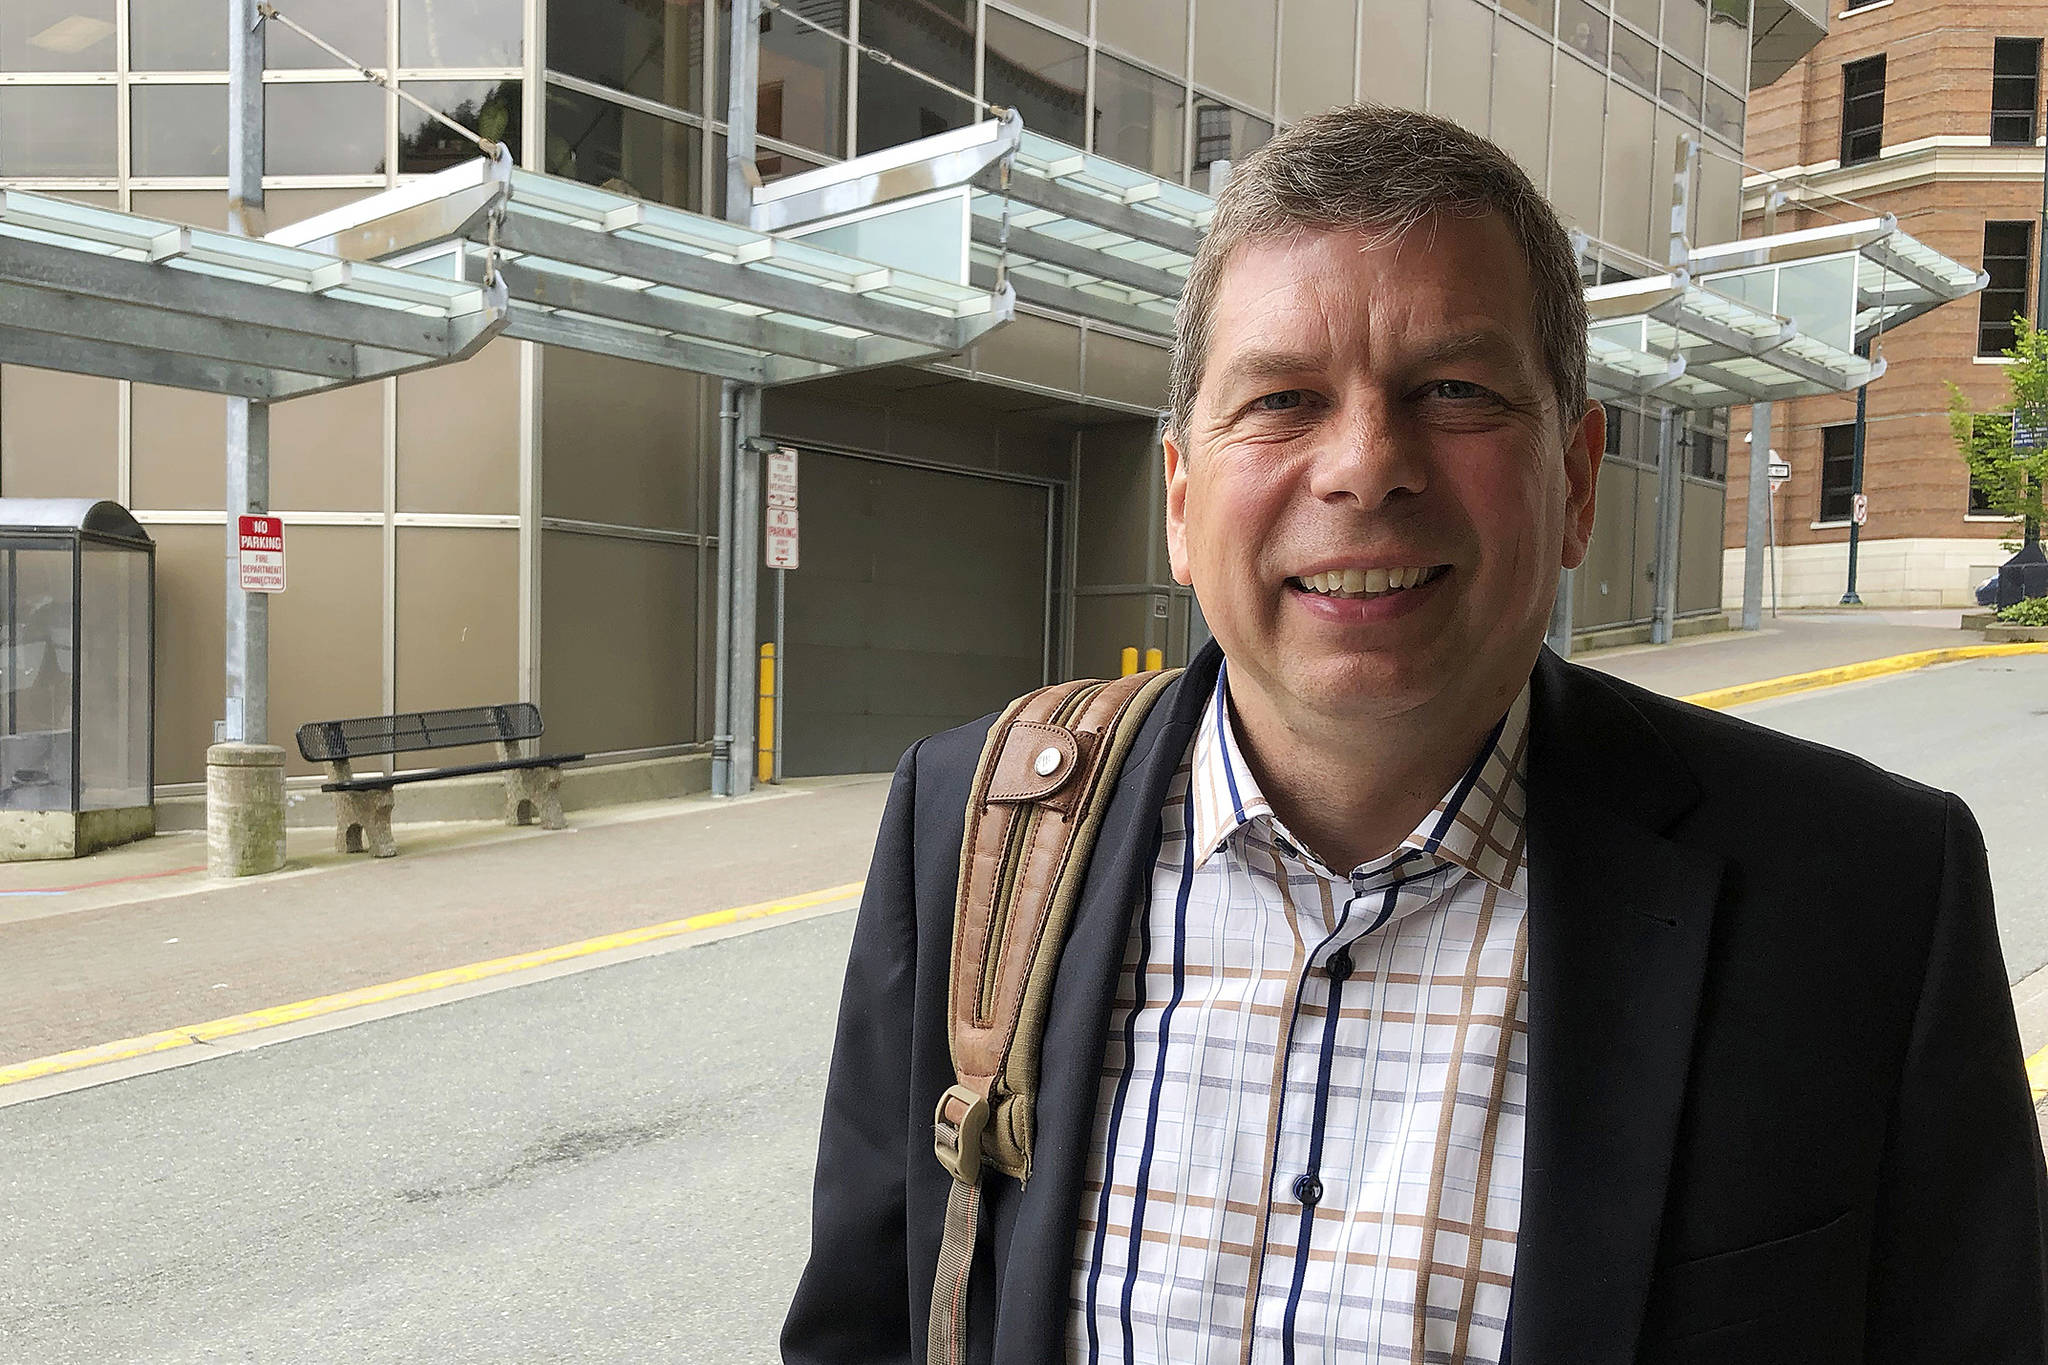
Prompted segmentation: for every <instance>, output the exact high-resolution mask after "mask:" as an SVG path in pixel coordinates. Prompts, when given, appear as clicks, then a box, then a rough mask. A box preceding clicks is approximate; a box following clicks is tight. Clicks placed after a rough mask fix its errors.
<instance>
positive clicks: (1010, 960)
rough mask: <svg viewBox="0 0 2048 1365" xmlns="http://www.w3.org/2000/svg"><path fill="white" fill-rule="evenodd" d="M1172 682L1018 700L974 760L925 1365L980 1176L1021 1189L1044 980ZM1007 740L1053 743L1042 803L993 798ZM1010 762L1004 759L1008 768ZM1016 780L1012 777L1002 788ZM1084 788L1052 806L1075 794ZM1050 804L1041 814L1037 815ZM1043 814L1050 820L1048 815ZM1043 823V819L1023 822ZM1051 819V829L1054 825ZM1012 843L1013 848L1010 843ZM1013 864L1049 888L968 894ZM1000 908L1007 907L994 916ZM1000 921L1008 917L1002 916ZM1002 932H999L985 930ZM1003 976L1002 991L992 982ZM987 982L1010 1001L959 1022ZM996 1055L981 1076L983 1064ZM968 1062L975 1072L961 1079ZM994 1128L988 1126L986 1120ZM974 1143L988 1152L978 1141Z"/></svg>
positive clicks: (945, 1349)
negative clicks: (1146, 729)
mask: <svg viewBox="0 0 2048 1365" xmlns="http://www.w3.org/2000/svg"><path fill="white" fill-rule="evenodd" d="M1179 672H1180V670H1179V669H1173V670H1168V671H1165V672H1159V673H1153V674H1149V675H1139V676H1137V677H1131V678H1123V679H1119V680H1118V681H1116V682H1114V683H1102V684H1084V685H1078V686H1077V685H1075V684H1072V683H1063V684H1059V685H1057V686H1055V687H1051V688H1043V689H1040V690H1039V691H1038V692H1035V693H1032V694H1030V695H1028V696H1026V697H1023V698H1020V699H1019V700H1018V701H1017V702H1015V703H1013V704H1012V705H1011V706H1010V707H1009V708H1008V709H1006V710H1005V711H1004V712H1003V714H1002V716H1001V717H1000V718H999V719H998V720H997V721H996V724H995V726H994V728H993V729H991V731H990V733H989V737H988V742H987V744H986V746H985V747H984V748H983V750H982V755H981V763H980V766H979V768H978V769H977V771H976V773H975V779H974V785H973V787H972V788H970V791H969V797H968V803H969V804H968V820H967V832H966V837H965V841H964V847H963V848H962V851H961V877H960V888H959V893H958V894H959V899H958V902H957V904H956V910H955V917H954V922H953V936H954V948H953V962H952V964H951V966H952V978H951V986H950V989H949V997H948V1004H947V1016H948V1017H947V1024H948V1031H949V1040H950V1042H951V1045H952V1053H953V1062H954V1071H955V1079H956V1083H955V1084H954V1085H952V1086H951V1087H949V1088H948V1089H947V1091H946V1093H945V1094H944V1095H942V1096H941V1097H940V1099H939V1104H938V1109H937V1112H936V1113H935V1114H934V1116H933V1125H932V1132H933V1142H932V1147H933V1152H934V1154H935V1155H936V1156H937V1157H938V1160H939V1164H940V1165H942V1166H944V1167H945V1168H946V1170H947V1172H948V1173H950V1174H951V1175H952V1177H953V1184H952V1188H951V1190H950V1191H949V1192H948V1193H947V1196H946V1221H945V1226H944V1230H943V1232H942V1234H941V1237H940V1242H939V1259H938V1268H937V1275H936V1277H935V1279H934V1281H933V1284H932V1311H931V1322H930V1333H929V1337H928V1342H927V1348H926V1350H927V1359H928V1361H929V1365H966V1359H967V1280H968V1274H969V1272H970V1271H971V1270H972V1268H973V1264H974V1249H975V1243H976V1240H977V1238H978V1234H979V1230H980V1229H979V1224H980V1215H981V1181H982V1175H983V1172H984V1169H985V1168H986V1167H987V1166H991V1165H992V1166H994V1167H996V1169H997V1170H999V1171H1002V1172H1004V1173H1006V1174H1010V1175H1014V1176H1016V1177H1017V1178H1018V1179H1019V1180H1023V1179H1025V1178H1027V1177H1028V1175H1029V1172H1030V1159H1031V1152H1030V1147H1031V1124H1032V1116H1033V1106H1034V1104H1035V1102H1036V1100H1037V1086H1038V1058H1039V1048H1040V1044H1041V1043H1042V1041H1043V1037H1042V1035H1043V1033H1044V1029H1045V1017H1046V1008H1047V1004H1048V1002H1049V997H1050V995H1051V991H1052V979H1053V969H1054V967H1055V966H1056V964H1057V962H1058V958H1059V953H1060V948H1061V946H1062V944H1063V943H1064V942H1065V939H1066V931H1067V922H1068V920H1069V919H1070V918H1071V914H1072V910H1073V907H1074V903H1075V902H1076V900H1078V898H1079V895H1080V887H1081V882H1082V879H1083V875H1084V874H1085V872H1086V870H1087V863H1088V858H1089V855H1090V853H1091V852H1092V851H1093V848H1094V843H1095V835H1096V832H1097V831H1098V830H1099V829H1100V827H1101V824H1102V820H1103V817H1104V815H1105V814H1106V813H1107V812H1108V809H1109V804H1110V800H1111V798H1112V797H1113V796H1114V795H1115V791H1116V779H1117V774H1118V772H1119V770H1120V769H1121V768H1122V766H1123V761H1124V758H1125V757H1126V756H1127V755H1128V754H1129V752H1130V749H1131V745H1132V743H1133V742H1134V741H1135V740H1136V738H1137V734H1138V730H1139V727H1140V726H1141V725H1142V724H1143V722H1144V719H1145V715H1146V713H1147V712H1148V711H1150V709H1151V707H1152V703H1153V702H1154V701H1156V700H1157V699H1158V697H1159V695H1160V693H1162V692H1163V691H1164V690H1165V688H1166V685H1167V684H1168V683H1169V682H1171V681H1172V680H1173V678H1174V677H1175V676H1176V675H1177V674H1178V673H1179ZM1013 732H1014V733H1015V734H1016V736H1018V737H1019V738H1020V739H1021V741H1022V742H1023V743H1024V744H1025V745H1026V746H1027V747H1026V748H1025V749H1024V750H1023V752H1025V753H1028V752H1029V750H1030V748H1035V747H1037V745H1038V744H1040V743H1042V742H1044V740H1045V739H1046V738H1047V737H1055V736H1057V737H1059V738H1058V743H1059V745H1061V746H1065V747H1064V748H1063V749H1061V748H1049V749H1047V750H1045V751H1043V752H1041V753H1040V754H1039V755H1038V758H1039V759H1040V761H1041V763H1050V766H1038V767H1036V769H1035V771H1036V772H1037V773H1038V774H1039V775H1041V776H1046V777H1048V778H1049V781H1047V782H1046V783H1044V784H1041V786H1042V788H1043V789H1039V788H1030V789H1027V790H1025V791H1023V792H1022V793H1019V792H1018V791H1017V790H1015V788H1014V786H1012V787H1011V788H1010V789H1008V790H998V791H994V792H992V791H991V787H992V785H994V784H995V783H996V779H997V773H998V770H999V769H1000V768H1001V767H1002V766H1003V759H1004V757H1005V755H1006V753H1008V751H1009V749H1010V747H1011V740H1012V737H1013ZM1065 756H1071V757H1072V759H1073V761H1072V762H1071V764H1069V765H1068V766H1069V768H1070V771H1069V772H1067V773H1063V774H1059V775H1058V776H1053V774H1056V773H1058V769H1059V766H1060V759H1061V758H1062V757H1065ZM1012 758H1013V762H1014V759H1015V756H1014V755H1012ZM1013 779H1014V774H1012V779H1011V780H1013ZM1077 780H1078V781H1080V782H1082V783H1083V784H1084V785H1083V786H1082V787H1081V788H1080V789H1079V790H1078V791H1077V792H1073V793H1069V794H1067V795H1066V796H1064V797H1063V796H1061V793H1062V792H1065V791H1066V788H1067V787H1068V786H1070V785H1071V784H1072V783H1073V782H1074V781H1077ZM1043 802H1051V803H1052V804H1050V805H1047V806H1045V807H1044V810H1043V811H1041V810H1038V809H1034V807H1037V806H1039V803H1043ZM998 804H1000V805H1005V806H1009V807H1011V810H1010V811H1009V812H1008V813H1007V816H1008V818H1006V819H987V818H984V817H987V816H989V815H990V813H991V811H992V809H993V808H994V807H995V806H996V805H998ZM1046 812H1051V814H1046ZM1040 814H1045V818H1042V819H1032V818H1028V817H1030V816H1037V815H1040ZM1054 815H1057V816H1058V817H1059V818H1053V816H1054ZM1013 833H1014V834H1016V836H1017V837H1016V839H1015V840H1014V841H1013V840H1012V839H1011V835H1012V834H1013ZM992 855H994V856H995V858H996V860H997V863H998V865H1000V862H1001V861H1002V860H1005V859H1014V860H1016V861H1019V862H1024V863H1029V864H1030V865H1032V866H1035V867H1038V868H1040V869H1043V868H1045V867H1047V866H1050V867H1051V868H1052V869H1053V872H1052V875H1051V877H1050V878H1049V879H1045V878H1042V877H1025V876H1015V877H1013V878H1012V879H1011V880H1010V881H1009V882H1007V883H1003V882H1001V881H997V882H995V883H993V884H992V885H991V884H990V883H988V882H986V881H976V880H975V878H974V870H975V869H976V868H977V867H986V866H987V865H989V860H990V859H991V856H992ZM982 886H988V887H989V888H990V889H989V890H988V893H987V894H988V895H989V896H990V897H991V898H992V899H993V900H994V901H996V902H998V904H993V905H990V906H989V907H988V909H987V913H986V915H985V916H983V915H980V914H978V913H971V911H973V910H976V909H978V907H976V906H975V904H974V903H975V901H976V900H977V898H978V895H979V893H978V892H977V890H976V888H977V887H982ZM1006 897H1007V900H1008V904H1007V905H1004V904H1000V902H1002V901H1003V900H1004V899H1005V898H1006ZM1005 912H1006V913H1005ZM998 922H1000V924H1001V925H1002V928H1001V929H1000V930H997V928H996V925H997V924H998ZM977 926H981V927H985V929H986V932H987V935H988V936H987V937H986V938H985V939H983V940H982V941H981V943H980V945H979V951H978V952H977V951H975V948H974V945H973V943H972V935H973V934H974V933H975V931H976V928H977ZM1025 935H1029V936H1030V939H1029V947H1030V951H1029V954H1028V956H1027V957H1026V958H1024V959H1022V960H1021V965H1022V966H1023V968H1024V971H1023V974H1022V978H1021V980H1020V979H1017V976H1016V972H1015V968H1016V967H1017V966H1018V965H1019V962H1018V960H1017V959H1015V958H1014V955H1013V954H1011V953H1006V951H1005V948H1006V945H1007V944H1009V943H1010V942H1011V941H1012V940H1013V939H1014V940H1015V941H1017V942H1018V943H1020V944H1021V943H1023V942H1024V941H1025V940H1024V938H1023V937H1022V936H1025ZM1006 970H1007V971H1008V972H1009V975H1008V976H1007V977H1003V976H1002V975H1001V974H1002V973H1003V972H1005V971H1006ZM989 972H996V973H998V974H999V977H998V979H999V983H1001V984H1008V985H1009V986H1010V987H1011V988H1012V989H1011V990H1010V991H1009V992H1005V993H1002V995H1001V1000H1002V1004H1001V1005H999V1006H998V1009H997V1012H996V1013H995V1014H994V1016H992V1017H990V1018H986V1019H984V1018H982V1017H980V1007H979V1005H978V1004H977V1005H976V1006H975V1007H974V1008H973V1009H971V1010H969V1011H968V1013H967V1015H966V1017H964V1018H963V1015H962V1009H963V1008H964V996H965V993H964V991H963V987H965V986H967V985H969V984H970V983H973V982H981V981H985V980H986V979H987V973H989ZM991 1051H994V1052H996V1053H998V1054H999V1060H996V1061H995V1064H993V1065H991V1064H990V1063H991V1057H990V1053H991ZM970 1054H971V1055H972V1057H973V1058H974V1059H975V1060H976V1061H977V1062H978V1065H971V1064H970V1062H969V1057H970ZM992 1119H993V1120H994V1122H993V1124H992V1123H991V1120H992ZM984 1139H986V1142H985V1141H984Z"/></svg>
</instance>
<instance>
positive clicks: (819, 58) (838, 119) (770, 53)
mask: <svg viewBox="0 0 2048 1365" xmlns="http://www.w3.org/2000/svg"><path fill="white" fill-rule="evenodd" d="M803 10H804V17H805V18H807V19H811V20H814V21H816V22H817V23H820V24H824V25H826V26H827V27H828V28H831V29H832V30H833V31H835V32H838V33H844V32H846V22H847V21H846V4H845V0H818V2H816V3H809V4H806V5H805V6H804V7H803ZM763 23H764V24H765V25H766V27H765V28H764V29H763V30H762V32H761V68H760V73H759V83H758V85H757V86H756V101H757V103H756V105H755V113H754V130H755V131H756V132H757V133H760V134H761V135H762V136H764V137H773V138H780V139H781V140H782V141H784V142H794V143H796V144H797V145H799V146H802V147H814V148H816V149H817V150H819V151H821V152H824V153H825V154H826V155H828V156H838V155H840V154H841V151H842V149H843V148H844V146H845V142H846V57H847V49H846V45H845V44H844V43H842V42H840V41H839V40H838V39H836V38H833V37H830V36H828V35H826V34H823V33H820V32H818V31H817V30H816V29H813V28H809V27H806V26H805V25H803V24H799V23H797V22H796V21H795V20H794V19H791V18H790V17H789V16H788V15H786V14H782V15H778V14H772V13H771V14H767V15H764V16H763ZM731 60H732V0H720V2H719V6H718V73H719V75H718V85H719V89H721V90H723V89H725V87H726V67H727V65H728V64H729V63H730V62H731ZM862 75H866V73H865V72H863V73H862ZM715 112H716V113H717V115H718V116H719V117H721V118H722V117H724V114H725V110H724V109H723V108H720V109H718V110H717V111H715ZM764 174H765V172H764Z"/></svg>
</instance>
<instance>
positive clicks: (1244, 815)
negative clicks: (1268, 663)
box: [1190, 664, 1529, 896]
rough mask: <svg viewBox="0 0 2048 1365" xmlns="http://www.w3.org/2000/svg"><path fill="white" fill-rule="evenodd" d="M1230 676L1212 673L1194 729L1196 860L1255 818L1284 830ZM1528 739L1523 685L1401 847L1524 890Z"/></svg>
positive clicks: (1518, 891) (1226, 668)
mask: <svg viewBox="0 0 2048 1365" xmlns="http://www.w3.org/2000/svg"><path fill="white" fill-rule="evenodd" d="M1229 680H1230V670H1229V666H1228V664H1225V666H1224V667H1223V668H1222V669H1220V670H1218V672H1217V675H1216V686H1215V688H1214V690H1213V691H1211V693H1210V694H1209V700H1208V703H1207V705H1206V706H1205V708H1204V710H1203V713H1202V717H1203V718H1202V723H1201V725H1200V726H1199V727H1198V728H1197V729H1196V731H1195V742H1194V753H1193V757H1192V762H1191V768H1190V786H1191V788H1192V795H1193V803H1194V844H1193V849H1194V854H1195V861H1196V864H1197V865H1198V866H1199V865H1200V864H1202V863H1205V862H1207V861H1208V860H1209V859H1210V858H1211V857H1213V856H1215V854H1216V852H1217V851H1218V850H1219V849H1221V848H1222V847H1223V846H1224V845H1225V844H1226V843H1227V842H1229V840H1230V838H1231V836H1232V835H1234V834H1236V833H1237V832H1238V831H1239V830H1241V829H1243V828H1244V827H1245V826H1247V825H1250V824H1252V823H1254V822H1255V821H1259V820H1264V821H1267V822H1268V823H1269V824H1271V825H1272V826H1274V827H1276V828H1278V829H1281V830H1282V831H1283V832H1284V827H1283V826H1281V825H1280V821H1279V819H1278V817H1276V816H1275V815H1274V814H1273V808H1272V806H1271V805H1270V804H1268V802H1267V800H1266V797H1265V793H1263V792H1261V791H1260V790H1259V785H1258V781H1257V780H1256V779H1255V778H1253V776H1252V772H1251V768H1250V766H1249V765H1248V764H1247V763H1246V762H1245V761H1244V752H1243V750H1242V749H1240V748H1239V747H1238V742H1237V728H1236V725H1235V723H1234V722H1233V721H1232V720H1231V717H1230V705H1229V688H1230V681H1229ZM1528 742H1529V687H1528V685H1527V684H1524V685H1523V687H1522V691H1521V693H1520V695H1518V696H1517V697H1516V698H1515V700H1514V703H1513V704H1512V705H1510V706H1509V707H1508V711H1507V714H1506V715H1504V716H1502V717H1501V718H1500V721H1499V722H1498V723H1497V724H1496V725H1495V726H1494V729H1493V731H1492V733H1491V734H1489V735H1488V737H1487V740H1486V743H1485V744H1484V745H1483V746H1482V747H1481V749H1480V751H1479V754H1478V756H1477V757H1475V758H1474V759H1473V761H1472V765H1471V767H1469V768H1467V769H1466V770H1465V773H1464V775H1463V776H1462V777H1460V778H1459V779H1458V781H1457V783H1456V784H1455V785H1453V786H1452V788H1451V789H1450V790H1449V791H1448V792H1446V793H1444V797H1443V799H1442V800H1441V801H1439V802H1437V804H1436V808H1435V809H1434V810H1432V811H1431V812H1430V813H1429V814H1428V815H1426V816H1424V817H1423V819H1422V822H1421V823H1420V824H1418V825H1416V827H1415V828H1414V830H1412V831H1411V832H1410V833H1409V835H1408V837H1407V838H1406V839H1403V840H1402V841H1401V847H1402V848H1404V849H1416V850H1419V851H1421V852H1423V853H1426V854H1433V855H1435V856H1437V857H1439V858H1442V859H1443V860H1444V861H1446V862H1449V863H1453V864H1455V865H1457V866H1458V867H1461V868H1464V869H1465V870H1466V871H1467V872H1471V873H1473V874H1474V875H1476V876H1479V877H1481V878H1484V879H1485V880H1486V881H1488V882H1490V883H1492V884H1493V885H1495V886H1497V887H1499V888H1501V889H1502V890H1503V891H1510V892H1513V893H1514V894H1516V895H1522V896H1526V895H1527V887H1528V876H1529V873H1528V859H1527V857H1526V845H1527V831H1526V829H1525V825H1526V822H1527V819H1528V789H1527V781H1526V778H1527V763H1528ZM1288 837H1289V838H1290V839H1292V836H1291V835H1289V836H1288ZM1296 842H1298V841H1296ZM1304 856H1307V855H1306V854H1304Z"/></svg>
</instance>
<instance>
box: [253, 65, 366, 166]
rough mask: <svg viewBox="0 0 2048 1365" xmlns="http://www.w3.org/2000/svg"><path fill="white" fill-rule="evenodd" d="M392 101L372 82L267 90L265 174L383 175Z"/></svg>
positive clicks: (265, 97) (301, 85)
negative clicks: (387, 108)
mask: <svg viewBox="0 0 2048 1365" xmlns="http://www.w3.org/2000/svg"><path fill="white" fill-rule="evenodd" d="M390 98H391V97H390V96H389V95H387V94H385V93H384V91H383V90H381V89H379V88H378V87H377V86H374V85H371V84H369V83H368V82H367V81H364V82H357V81H348V82H346V83H341V82H324V81H323V82H321V83H319V84H315V85H306V84H299V85H267V86H265V87H264V88H263V140H264V149H263V169H264V171H265V173H267V174H270V175H381V174H382V173H383V171H384V107H385V102H386V101H387V100H389V99H390Z"/></svg>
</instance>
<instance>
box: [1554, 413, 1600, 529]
mask: <svg viewBox="0 0 2048 1365" xmlns="http://www.w3.org/2000/svg"><path fill="white" fill-rule="evenodd" d="M1606 454H1607V409H1606V407H1605V406H1604V405H1603V404H1600V403H1588V404H1586V411H1585V413H1584V415H1583V416H1581V417H1580V418H1579V425H1578V426H1577V428H1575V429H1574V430H1573V432H1572V434H1571V436H1570V437H1569V438H1568V439H1567V440H1566V441H1565V446H1564V479H1565V499H1564V565H1563V566H1564V567H1565V568H1567V569H1576V568H1578V567H1579V565H1581V564H1583V563H1585V561H1586V549H1587V547H1588V546H1589V545H1591V544H1592V543H1593V502H1594V499H1593V493H1594V488H1595V486H1596V485H1597V484H1598V483H1599V482H1600V461H1601V460H1602V459H1603V458H1605V456H1606Z"/></svg>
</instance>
